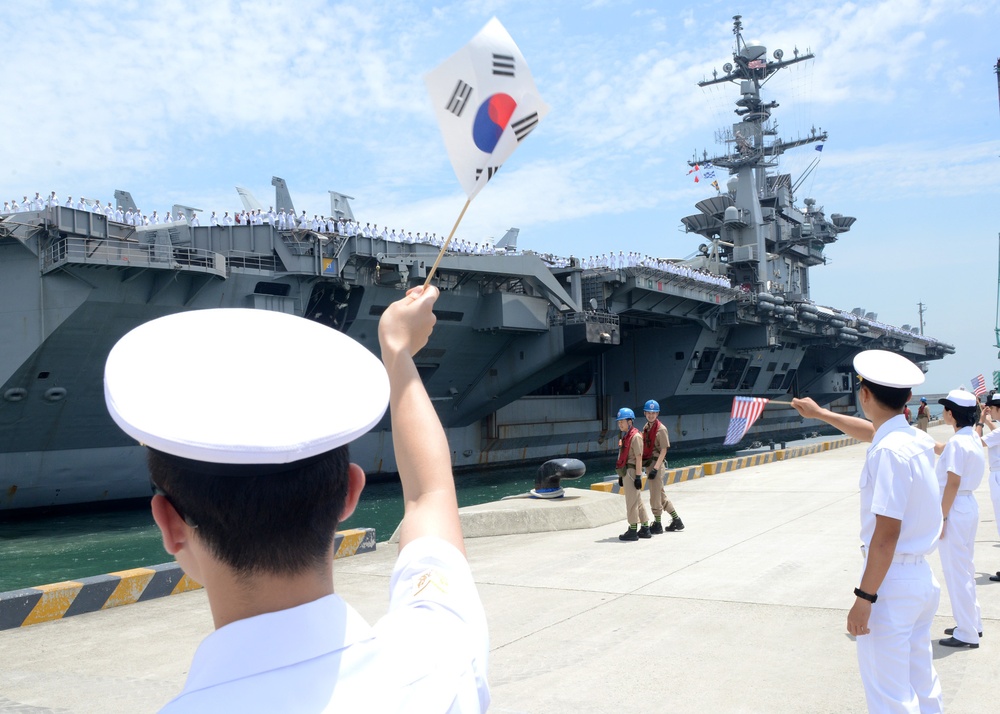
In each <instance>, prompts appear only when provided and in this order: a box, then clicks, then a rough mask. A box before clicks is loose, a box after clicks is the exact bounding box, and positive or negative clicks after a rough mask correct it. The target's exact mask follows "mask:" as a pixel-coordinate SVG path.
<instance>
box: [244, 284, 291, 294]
mask: <svg viewBox="0 0 1000 714" xmlns="http://www.w3.org/2000/svg"><path fill="white" fill-rule="evenodd" d="M291 290H292V286H291V285H289V284H288V283H271V282H268V281H266V280H261V281H260V282H259V283H257V284H256V285H255V286H254V288H253V292H254V295H277V296H279V297H288V294H289V293H290V292H291Z"/></svg>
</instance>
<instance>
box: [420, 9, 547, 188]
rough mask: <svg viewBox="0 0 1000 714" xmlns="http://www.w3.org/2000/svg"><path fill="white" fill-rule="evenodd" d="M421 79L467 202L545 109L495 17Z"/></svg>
mask: <svg viewBox="0 0 1000 714" xmlns="http://www.w3.org/2000/svg"><path fill="white" fill-rule="evenodd" d="M424 81H425V82H426V84H427V91H428V92H429V93H430V96H431V103H432V104H433V106H434V113H435V114H436V115H437V120H438V125H439V126H440V127H441V133H442V135H444V143H445V147H446V148H447V149H448V158H450V159H451V165H452V168H454V169H455V175H456V176H458V182H459V183H460V184H461V185H462V188H463V189H464V190H465V193H466V194H467V195H468V197H469V200H472V198H474V197H475V195H476V194H477V193H479V192H480V191H481V190H482V188H483V186H485V185H486V182H487V181H489V180H490V179H491V178H493V175H494V174H496V172H497V171H499V170H500V167H501V166H502V165H503V163H504V161H506V160H507V158H508V157H509V156H510V155H511V154H512V153H514V149H516V148H517V146H518V144H519V143H520V142H521V141H522V140H523V139H524V138H525V137H526V136H527V135H528V134H530V133H531V131H532V130H533V129H534V128H535V127H536V126H537V125H538V122H540V121H541V120H542V118H543V117H544V116H545V115H546V114H548V112H549V107H548V106H547V105H546V104H545V102H543V101H542V98H541V97H540V96H538V90H537V89H536V87H535V80H534V79H532V77H531V72H530V71H529V70H528V64H527V63H526V62H525V61H524V57H523V56H522V55H521V51H520V50H519V49H518V48H517V45H515V44H514V40H513V39H512V38H511V36H510V34H508V32H507V30H506V29H504V26H503V25H501V24H500V21H499V20H497V19H496V18H495V17H494V18H493V19H492V20H490V21H489V22H488V23H486V26H485V27H484V28H483V29H482V30H480V31H479V34H477V35H476V36H475V37H473V38H472V40H470V41H469V44H467V45H466V46H465V47H463V48H462V49H460V50H459V51H458V52H456V53H455V54H453V55H452V56H451V57H449V58H448V59H446V60H445V61H444V62H442V63H441V64H440V65H439V66H438V67H437V68H436V69H434V70H432V71H430V72H428V73H427V75H426V76H425V77H424Z"/></svg>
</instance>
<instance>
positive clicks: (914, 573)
mask: <svg viewBox="0 0 1000 714" xmlns="http://www.w3.org/2000/svg"><path fill="white" fill-rule="evenodd" d="M862 572H863V571H862ZM940 598H941V587H940V586H939V585H938V583H937V580H935V578H934V574H933V573H932V572H931V568H930V565H928V563H927V561H926V560H922V561H921V562H919V563H893V564H892V565H890V566H889V571H888V572H887V573H886V575H885V580H883V581H882V585H881V587H879V589H878V602H876V603H875V604H874V605H872V614H871V618H870V619H869V620H868V629H869V630H871V632H870V633H869V634H867V635H861V636H860V637H858V638H857V646H858V667H859V669H860V670H861V682H862V683H863V684H864V687H865V699H866V700H867V702H868V711H869V712H892V713H893V714H896V713H902V712H906V713H907V714H917V713H918V712H920V713H922V714H929V713H932V712H933V713H936V712H941V711H942V710H943V707H942V703H941V682H940V681H939V680H938V676H937V672H935V671H934V660H933V655H934V652H933V650H932V649H931V625H932V624H933V620H934V613H935V612H936V611H937V607H938V601H939V600H940Z"/></svg>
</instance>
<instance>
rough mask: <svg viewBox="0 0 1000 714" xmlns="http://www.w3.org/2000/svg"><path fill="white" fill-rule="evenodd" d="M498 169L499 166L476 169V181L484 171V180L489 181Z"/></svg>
mask: <svg viewBox="0 0 1000 714" xmlns="http://www.w3.org/2000/svg"><path fill="white" fill-rule="evenodd" d="M499 170H500V167H499V166H487V167H486V168H485V169H476V181H478V180H479V178H480V177H481V176H482V175H483V172H484V171H485V172H486V180H487V181H489V180H490V179H491V178H493V177H494V176H495V175H496V172H497V171H499Z"/></svg>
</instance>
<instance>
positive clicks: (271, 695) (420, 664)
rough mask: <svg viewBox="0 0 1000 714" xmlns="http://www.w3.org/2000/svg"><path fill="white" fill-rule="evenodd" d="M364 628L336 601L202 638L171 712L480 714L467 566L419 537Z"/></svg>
mask: <svg viewBox="0 0 1000 714" xmlns="http://www.w3.org/2000/svg"><path fill="white" fill-rule="evenodd" d="M389 593H390V595H389V613H388V614H387V615H385V616H384V617H382V618H381V619H380V620H379V621H378V622H377V623H376V624H375V626H374V627H372V626H369V625H368V623H366V622H365V621H364V619H363V618H362V617H361V616H360V615H359V614H358V613H357V612H356V611H355V610H354V609H353V608H351V607H350V606H349V605H348V604H347V603H346V602H344V601H343V600H342V599H341V598H340V596H338V595H328V596H327V597H324V598H321V599H319V600H316V601H314V602H311V603H307V604H305V605H300V606H298V607H294V608H291V609H288V610H282V611H279V612H273V613H268V614H265V615H259V616H257V617H251V618H248V619H246V620H239V621H237V622H234V623H231V624H229V625H226V626H225V627H222V628H220V629H218V630H216V631H215V632H213V633H212V634H210V635H209V636H208V637H206V638H205V639H204V640H203V641H202V643H201V645H199V647H198V651H197V652H196V653H195V656H194V660H193V661H192V663H191V669H190V672H189V674H188V678H187V682H186V683H185V685H184V691H183V692H181V694H180V695H179V696H177V697H176V698H175V699H174V700H173V701H171V702H170V703H169V704H167V706H166V707H164V709H163V710H162V711H163V712H166V713H168V714H170V713H172V712H206V713H207V712H211V713H212V714H215V713H216V712H223V711H232V712H279V711H280V712H379V713H380V714H381V713H382V712H453V713H456V714H457V713H458V712H463V713H464V712H483V711H486V708H487V707H488V706H489V703H490V694H489V687H488V685H487V682H486V669H487V657H488V653H489V634H488V632H487V627H486V616H485V613H484V612H483V606H482V603H481V602H480V600H479V594H478V593H477V591H476V585H475V582H474V581H473V579H472V573H471V571H470V570H469V565H468V563H467V562H466V561H465V558H464V557H463V556H462V554H461V553H459V551H458V550H457V549H456V548H455V547H454V546H452V545H451V544H449V543H447V542H445V541H443V540H440V539H438V538H432V537H426V538H419V539H417V540H415V541H413V542H411V543H409V544H408V545H407V546H406V547H405V548H404V549H403V550H402V552H400V554H399V558H398V559H397V561H396V566H395V568H394V569H393V573H392V579H391V580H390V583H389Z"/></svg>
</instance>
